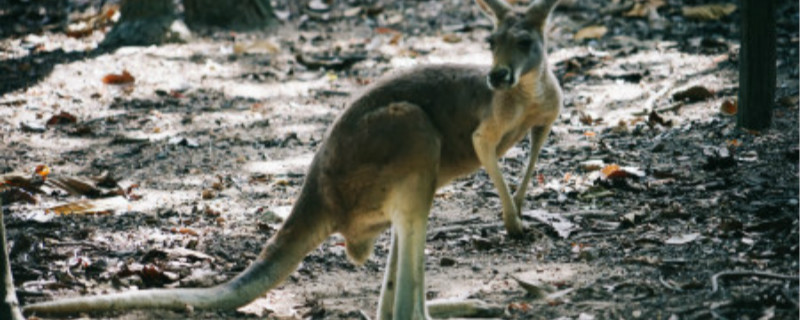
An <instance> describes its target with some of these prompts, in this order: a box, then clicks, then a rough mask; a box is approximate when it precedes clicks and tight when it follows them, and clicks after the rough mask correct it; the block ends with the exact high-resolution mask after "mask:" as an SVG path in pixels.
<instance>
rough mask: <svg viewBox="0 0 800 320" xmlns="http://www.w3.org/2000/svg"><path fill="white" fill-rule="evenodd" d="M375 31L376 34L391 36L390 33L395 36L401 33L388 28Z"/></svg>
mask: <svg viewBox="0 0 800 320" xmlns="http://www.w3.org/2000/svg"><path fill="white" fill-rule="evenodd" d="M373 31H375V33H377V34H390V33H391V34H395V33H400V31H397V30H395V29H392V28H387V27H377V28H375V29H374V30H373Z"/></svg>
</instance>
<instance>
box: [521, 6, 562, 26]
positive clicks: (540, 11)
mask: <svg viewBox="0 0 800 320" xmlns="http://www.w3.org/2000/svg"><path fill="white" fill-rule="evenodd" d="M558 1H559V0H534V1H533V3H531V5H530V6H529V7H528V10H526V11H525V17H526V18H527V20H528V22H529V23H530V24H533V25H535V26H537V27H539V28H544V26H545V25H546V24H547V17H548V16H550V12H553V8H555V7H556V4H558Z"/></svg>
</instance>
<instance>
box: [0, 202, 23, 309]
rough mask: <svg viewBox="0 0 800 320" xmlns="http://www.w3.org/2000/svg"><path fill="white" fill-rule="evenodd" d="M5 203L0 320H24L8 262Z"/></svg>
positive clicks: (0, 252) (0, 227) (0, 247)
mask: <svg viewBox="0 0 800 320" xmlns="http://www.w3.org/2000/svg"><path fill="white" fill-rule="evenodd" d="M2 208H3V203H2V201H1V200H0V272H2V273H3V285H2V286H0V298H2V299H3V301H2V303H0V319H10V320H24V319H25V317H23V316H22V312H21V311H20V310H19V300H17V293H16V291H14V280H13V278H12V276H11V264H10V262H9V260H8V247H7V246H6V226H5V224H4V223H3V209H2Z"/></svg>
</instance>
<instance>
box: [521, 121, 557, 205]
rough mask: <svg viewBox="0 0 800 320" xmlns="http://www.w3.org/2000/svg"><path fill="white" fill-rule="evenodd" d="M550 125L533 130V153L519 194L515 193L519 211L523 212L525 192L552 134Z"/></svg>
mask: <svg viewBox="0 0 800 320" xmlns="http://www.w3.org/2000/svg"><path fill="white" fill-rule="evenodd" d="M550 127H551V126H550V125H546V126H538V127H533V128H531V152H530V156H529V158H528V167H527V168H525V176H524V177H523V178H522V182H520V184H519V188H518V189H517V192H515V193H514V204H515V205H516V206H517V209H518V210H520V211H522V204H523V203H524V202H525V192H527V191H528V185H530V182H531V177H533V172H534V171H535V170H534V169H535V167H536V162H537V161H538V160H539V153H540V152H541V151H542V146H543V145H544V142H545V141H546V140H547V136H548V134H550Z"/></svg>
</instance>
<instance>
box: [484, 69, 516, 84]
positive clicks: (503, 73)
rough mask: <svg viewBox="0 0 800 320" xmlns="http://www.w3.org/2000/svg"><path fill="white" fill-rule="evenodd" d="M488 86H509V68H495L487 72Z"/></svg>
mask: <svg viewBox="0 0 800 320" xmlns="http://www.w3.org/2000/svg"><path fill="white" fill-rule="evenodd" d="M488 78H489V79H488V80H489V86H490V87H492V88H493V89H503V88H508V87H510V86H511V83H512V82H513V81H512V80H511V70H509V69H508V68H497V69H494V70H492V71H490V72H489V77H488Z"/></svg>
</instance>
